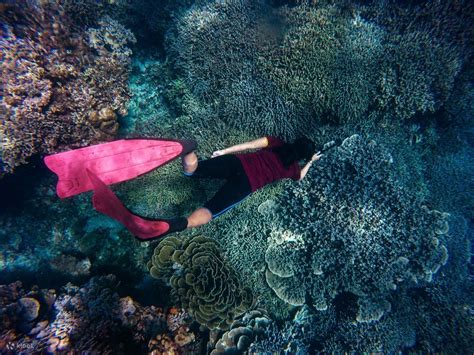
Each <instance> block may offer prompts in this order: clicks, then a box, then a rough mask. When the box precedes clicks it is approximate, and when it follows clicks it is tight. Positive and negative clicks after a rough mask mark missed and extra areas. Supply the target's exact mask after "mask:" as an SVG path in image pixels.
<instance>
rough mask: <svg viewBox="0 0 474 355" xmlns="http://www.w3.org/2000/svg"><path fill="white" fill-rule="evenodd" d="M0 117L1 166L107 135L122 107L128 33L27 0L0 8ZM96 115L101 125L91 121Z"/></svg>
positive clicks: (107, 20)
mask: <svg viewBox="0 0 474 355" xmlns="http://www.w3.org/2000/svg"><path fill="white" fill-rule="evenodd" d="M0 15H1V17H2V20H3V21H4V22H5V24H6V25H5V26H4V29H3V33H2V38H1V40H0V47H1V49H2V78H3V82H4V85H3V101H2V109H3V112H2V114H4V115H5V119H3V120H2V123H1V126H0V136H1V138H2V142H1V153H2V156H1V160H2V164H3V170H4V171H5V172H12V171H13V170H14V168H15V167H16V166H18V165H20V164H23V163H25V162H26V161H27V160H28V158H29V157H30V156H31V155H33V154H36V153H51V152H54V151H57V150H60V149H63V148H64V147H68V146H80V145H85V144H89V143H91V142H95V141H98V140H103V139H108V138H110V137H113V135H114V134H115V133H116V131H117V116H116V114H120V115H124V114H125V113H126V104H127V101H128V99H129V94H128V88H127V80H128V65H129V57H130V55H131V52H130V50H129V49H128V48H127V47H126V45H127V43H130V42H133V41H134V40H135V39H134V37H133V35H132V34H131V33H130V32H129V31H127V30H126V29H125V28H124V27H123V26H121V25H120V24H118V23H117V22H115V21H114V20H111V19H110V18H104V19H103V20H102V21H100V23H99V27H98V28H97V29H90V30H89V31H87V32H85V31H84V30H81V29H77V28H76V27H75V26H74V23H72V22H71V21H70V19H69V18H68V16H67V14H66V13H65V12H64V10H63V8H62V7H61V6H58V5H55V4H54V3H52V2H40V1H32V2H28V3H26V4H25V5H24V6H23V5H22V6H21V7H20V6H19V5H16V6H13V7H12V8H8V7H7V9H6V10H5V9H4V10H3V11H2V13H1V14H0ZM96 116H101V123H99V124H96V123H94V122H90V121H89V119H90V117H92V121H94V119H95V117H96Z"/></svg>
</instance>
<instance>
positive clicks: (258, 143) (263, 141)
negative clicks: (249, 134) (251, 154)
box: [211, 137, 268, 158]
mask: <svg viewBox="0 0 474 355" xmlns="http://www.w3.org/2000/svg"><path fill="white" fill-rule="evenodd" d="M267 146H268V139H267V137H262V138H258V139H255V140H253V141H249V142H245V143H241V144H237V145H233V146H231V147H229V148H225V149H222V150H216V151H215V152H214V153H212V156H211V158H215V157H218V156H220V155H225V154H231V153H237V152H241V151H244V150H249V149H260V148H265V147H267Z"/></svg>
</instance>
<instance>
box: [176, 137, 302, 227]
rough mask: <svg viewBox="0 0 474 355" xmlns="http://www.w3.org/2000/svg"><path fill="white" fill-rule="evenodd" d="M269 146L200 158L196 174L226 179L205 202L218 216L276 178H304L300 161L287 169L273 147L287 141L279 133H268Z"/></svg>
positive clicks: (197, 176)
mask: <svg viewBox="0 0 474 355" xmlns="http://www.w3.org/2000/svg"><path fill="white" fill-rule="evenodd" d="M267 140H268V146H267V147H265V148H263V149H261V150H258V151H256V152H253V153H241V154H228V155H221V156H218V157H216V158H212V159H207V160H203V161H200V162H199V164H198V167H197V169H196V171H194V173H193V174H185V175H187V176H191V177H196V178H217V179H226V180H227V181H226V183H225V184H224V185H223V186H222V187H221V188H220V189H219V191H217V193H216V194H215V195H214V197H213V198H211V199H210V200H209V201H208V202H206V203H205V204H204V207H205V208H207V209H208V210H209V211H210V212H211V214H212V218H216V217H217V216H219V215H221V214H222V213H224V212H226V211H227V210H229V209H230V208H232V207H234V206H235V205H237V204H238V203H239V202H241V201H242V200H243V199H245V198H246V197H247V196H248V195H250V194H251V193H252V192H254V191H256V190H258V189H260V188H262V187H263V186H265V185H267V184H270V183H272V182H274V181H277V180H281V179H285V178H291V179H293V180H298V179H299V178H300V171H301V168H300V166H299V164H298V162H294V163H293V164H291V165H290V166H289V167H288V169H286V168H285V167H284V166H283V164H282V162H281V161H280V159H279V158H278V156H277V155H276V154H275V153H274V152H273V151H272V149H271V148H275V147H278V146H281V145H283V144H285V142H283V141H282V140H281V139H279V138H277V137H271V136H268V137H267Z"/></svg>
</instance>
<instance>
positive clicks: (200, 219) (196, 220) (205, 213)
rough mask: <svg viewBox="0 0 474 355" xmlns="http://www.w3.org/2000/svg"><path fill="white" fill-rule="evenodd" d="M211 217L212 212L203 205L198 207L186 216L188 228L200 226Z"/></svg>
mask: <svg viewBox="0 0 474 355" xmlns="http://www.w3.org/2000/svg"><path fill="white" fill-rule="evenodd" d="M211 219H212V213H211V211H209V210H208V209H207V208H205V207H200V208H198V209H197V210H195V211H194V212H193V213H191V215H190V216H189V217H188V228H194V227H199V226H202V225H203V224H206V223H208V222H209V221H210V220H211Z"/></svg>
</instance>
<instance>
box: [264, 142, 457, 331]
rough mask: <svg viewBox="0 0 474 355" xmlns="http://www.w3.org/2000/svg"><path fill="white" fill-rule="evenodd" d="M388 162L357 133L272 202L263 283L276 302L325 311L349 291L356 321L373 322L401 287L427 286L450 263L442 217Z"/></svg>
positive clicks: (385, 153) (382, 151) (387, 155)
mask: <svg viewBox="0 0 474 355" xmlns="http://www.w3.org/2000/svg"><path fill="white" fill-rule="evenodd" d="M392 161H393V158H392V157H391V155H390V154H389V153H387V152H386V151H385V150H384V149H383V148H382V147H380V146H378V145H377V144H376V143H375V142H374V141H370V142H365V141H364V140H363V139H362V138H361V137H360V136H357V135H354V136H352V137H350V138H347V139H346V140H345V141H344V142H343V144H342V145H341V147H339V148H338V149H337V150H336V151H335V152H334V153H332V154H331V155H329V156H328V157H326V158H324V159H322V160H321V162H320V164H318V165H317V166H316V168H315V169H313V170H312V171H311V172H310V174H309V177H308V178H307V179H305V180H304V181H303V182H302V183H301V184H299V185H294V187H293V188H292V189H290V190H289V191H287V192H286V193H285V194H283V195H282V196H281V198H279V199H278V200H277V204H278V207H277V208H276V211H275V213H274V223H275V224H274V227H273V231H272V234H271V239H270V241H269V245H268V249H267V255H266V256H267V265H268V269H267V272H266V279H267V283H268V284H269V286H270V287H271V288H272V289H274V291H275V293H276V294H277V296H278V297H280V298H282V299H283V300H285V301H286V302H288V303H290V304H293V305H301V304H304V303H308V302H309V303H310V304H312V305H313V306H314V307H315V308H316V309H318V310H326V309H328V307H329V305H330V303H331V302H332V301H333V299H334V297H335V296H336V295H338V294H339V293H341V292H350V293H352V294H354V295H356V296H357V299H358V307H359V308H358V313H357V320H358V321H359V322H371V321H375V320H379V319H380V318H381V317H382V316H383V315H384V314H385V313H386V312H387V311H389V310H390V303H389V302H388V301H387V295H389V294H390V292H391V291H393V290H396V289H397V288H398V285H400V284H408V285H412V286H420V285H424V284H426V283H429V282H431V281H432V279H433V275H434V274H436V273H437V272H438V270H439V268H440V267H441V266H442V265H444V264H446V262H447V259H448V253H447V249H446V247H445V245H444V242H443V241H444V238H445V234H446V233H447V232H448V223H447V220H446V218H447V214H444V213H441V212H438V211H435V210H430V209H428V208H427V207H426V206H423V205H422V204H421V202H420V201H419V200H417V199H416V198H415V196H414V195H413V194H411V193H410V192H409V191H406V190H404V189H403V188H401V187H400V186H399V183H398V181H397V176H396V175H395V174H394V171H393V170H392V168H391V166H392V164H393V163H392ZM289 261H290V262H289ZM295 264H296V265H295Z"/></svg>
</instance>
